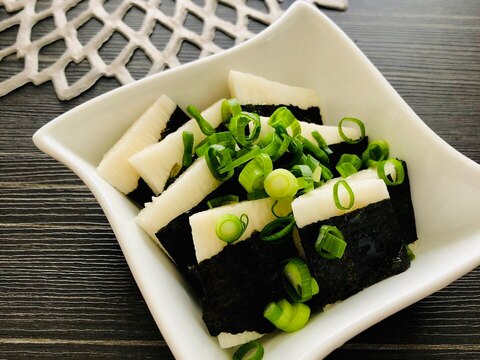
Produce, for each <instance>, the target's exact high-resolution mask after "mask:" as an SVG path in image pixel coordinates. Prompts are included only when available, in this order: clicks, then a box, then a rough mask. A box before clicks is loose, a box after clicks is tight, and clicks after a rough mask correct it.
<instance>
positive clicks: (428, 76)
mask: <svg viewBox="0 0 480 360" xmlns="http://www.w3.org/2000/svg"><path fill="white" fill-rule="evenodd" d="M116 3H118V1H116V0H115V1H112V0H111V1H109V3H108V4H109V5H108V6H109V7H111V9H110V10H113V9H114V7H115V4H116ZM249 3H250V1H249ZM291 3H292V0H288V1H284V2H283V3H282V6H283V7H285V8H286V7H288V6H289V5H290V4H291ZM260 5H261V1H258V6H260ZM162 6H166V7H167V10H168V9H173V6H174V3H173V2H164V3H163V4H162ZM325 12H326V13H327V15H328V16H330V17H331V18H332V19H333V20H334V21H335V22H336V23H337V24H338V25H339V26H340V27H341V28H342V29H344V30H345V31H346V32H347V34H348V35H350V36H351V37H352V39H354V40H355V41H356V43H357V45H358V46H359V47H360V48H361V49H362V50H363V51H364V52H365V53H366V54H367V56H368V57H369V58H370V59H371V60H372V62H373V63H374V64H375V65H376V66H377V67H378V68H379V69H380V71H381V72H382V73H383V74H384V75H385V76H386V77H387V79H388V80H389V81H390V82H391V83H392V85H393V86H394V87H395V88H396V89H397V91H398V92H399V93H400V94H401V95H402V97H403V98H404V99H405V100H406V101H407V102H408V103H409V105H410V106H412V108H413V109H414V110H415V111H416V113H417V114H419V115H420V117H421V118H422V119H423V120H424V121H425V123H426V124H427V125H428V126H430V127H431V128H432V129H433V130H434V131H435V132H437V133H438V134H439V135H440V136H441V137H442V138H443V139H445V140H446V141H447V142H448V143H449V144H451V145H452V146H453V147H455V148H456V149H458V150H459V151H460V152H462V153H463V154H465V155H467V156H469V157H470V158H471V159H473V160H474V161H476V162H477V163H480V148H479V146H478V144H479V142H480V121H478V113H479V111H480V43H479V42H478V39H479V38H480V3H479V2H478V1H476V0H461V1H455V2H453V1H447V0H424V1H422V2H418V1H415V0H398V1H389V2H386V1H382V0H368V1H367V0H350V9H349V10H348V11H347V12H335V11H329V10H325ZM225 13H226V15H225V16H227V17H228V16H230V17H232V16H234V15H232V14H230V15H228V12H227V11H226V10H225ZM3 16H9V14H7V13H6V12H5V11H4V9H3V8H2V7H1V6H0V17H3ZM70 16H72V17H74V16H75V13H72V14H70ZM135 16H137V17H135ZM140 17H141V14H137V15H135V14H134V16H133V18H131V19H130V20H129V21H133V22H135V21H138V20H139V19H140ZM136 19H137V20H136ZM231 20H233V18H232V19H231ZM45 25H48V24H45ZM95 26H96V25H95V24H92V25H91V27H90V25H89V28H86V29H84V31H85V36H87V37H88V36H89V34H90V35H91V34H92V33H94V31H95ZM189 27H191V29H192V30H193V31H199V30H201V24H199V23H198V22H195V21H194V20H190V23H189ZM250 28H251V29H252V31H254V32H258V31H261V30H262V29H263V28H264V25H262V24H260V23H254V22H252V23H251V24H250ZM46 29H47V27H45V28H44V29H43V30H42V28H41V27H40V28H39V30H38V31H39V32H38V34H37V35H39V36H40V35H41V34H42V31H46ZM167 35H168V34H165V33H163V34H161V33H159V34H158V38H157V41H159V43H160V42H161V41H162V39H163V37H165V36H167ZM14 36H15V29H11V31H4V32H1V33H0V48H3V47H4V46H6V45H8V44H11V43H13V41H14ZM122 41H123V40H122V39H121V38H118V39H115V40H114V41H113V43H112V46H111V47H110V48H106V49H105V54H106V55H105V56H106V57H109V58H110V59H113V58H114V57H115V56H116V54H117V53H118V49H119V46H121V42H122ZM218 41H219V45H220V46H222V47H225V48H226V47H229V46H231V41H229V39H228V38H222V37H219V40H218ZM183 51H184V53H183V57H184V61H189V60H192V59H194V58H195V56H196V50H195V49H194V48H188V47H187V48H185V49H184V50H183ZM61 52H62V46H61V44H56V45H54V46H52V47H50V48H49V49H45V50H44V52H42V53H41V60H42V62H43V63H44V66H47V65H49V64H51V62H52V61H53V59H54V56H56V55H58V54H59V53H61ZM20 65H21V61H18V60H15V59H14V58H7V59H3V60H2V61H1V62H0V78H4V77H6V76H10V75H11V74H13V73H15V72H16V71H18V69H19V66H20ZM133 65H134V66H133ZM133 65H132V68H133V72H134V75H135V76H141V75H142V74H143V73H144V72H145V68H146V67H148V66H149V62H148V59H147V60H145V59H140V60H139V61H136V62H135V63H134V64H133ZM81 71H82V69H81V68H75V67H73V68H72V70H71V76H72V79H74V78H75V77H78V76H79V75H80V74H81ZM117 86H118V82H117V81H116V80H115V79H102V80H99V81H98V82H97V84H96V85H95V86H94V87H92V88H91V89H90V90H88V91H87V92H86V93H84V94H83V95H81V96H79V97H78V98H76V99H73V100H71V101H69V102H61V101H59V100H57V99H56V97H55V96H54V92H53V88H52V85H51V84H43V85H41V86H39V87H35V86H33V85H31V84H28V85H25V86H24V87H22V88H20V89H18V90H16V91H14V92H12V93H11V94H9V95H7V96H5V97H3V98H0V129H1V131H0V359H25V358H33V359H57V358H58V359H59V358H62V359H63V358H71V359H90V358H91V359H101V358H117V359H137V358H144V359H153V358H155V359H173V356H172V355H171V353H170V351H169V350H168V347H167V346H166V344H165V343H164V341H163V339H162V337H161V334H160V333H159V331H158V329H157V327H156V325H155V323H154V322H153V319H152V318H151V315H150V314H149V312H148V309H147V308H146V306H145V303H144V302H143V299H142V297H141V294H140V293H139V291H138V289H137V287H136V285H135V283H134V281H133V278H132V277H131V275H130V271H129V269H128V267H127V265H126V262H125V260H124V258H123V255H122V253H121V250H120V248H119V247H118V244H117V242H116V239H115V237H114V235H113V233H112V231H111V229H110V226H109V224H108V222H107V221H106V219H105V217H104V215H103V212H102V210H101V209H100V207H99V206H98V205H97V203H96V201H95V199H94V198H93V196H92V195H91V194H90V192H89V191H88V189H87V188H86V187H85V186H84V185H83V184H82V182H81V181H80V180H79V179H78V178H77V177H76V176H75V175H73V174H72V173H71V172H70V171H69V170H68V169H67V168H65V167H64V166H63V165H61V164H58V163H57V162H55V161H54V160H52V159H50V158H49V157H48V156H46V155H44V154H42V153H40V152H39V151H38V150H36V149H35V147H34V145H33V143H32V142H31V135H32V134H33V132H34V131H35V130H36V129H38V128H39V127H41V126H42V125H43V124H45V123H47V122H48V121H49V120H51V119H53V118H55V117H56V116H58V115H60V114H61V113H63V112H65V111H67V110H69V109H71V108H73V107H74V106H77V105H79V104H81V103H83V102H85V101H87V100H89V99H91V98H93V97H95V96H97V95H100V94H102V93H105V92H106V91H108V90H111V89H113V88H115V87H117ZM479 300H480V269H478V268H477V269H476V270H474V271H473V272H471V273H469V274H467V275H466V276H464V277H462V278H461V279H459V280H457V281H456V282H454V283H453V284H451V285H450V286H449V287H447V288H445V289H443V290H441V291H439V292H437V293H435V294H433V295H432V296H430V297H428V298H426V299H424V300H422V301H420V302H418V303H416V304H414V305H412V306H410V307H408V308H407V309H405V310H403V311H401V312H399V313H397V314H395V315H393V316H391V317H390V318H388V319H386V320H384V321H382V322H381V323H379V324H377V325H375V326H373V327H372V328H370V329H368V330H367V331H365V332H363V333H362V334H360V335H358V336H357V337H355V338H354V339H352V340H351V341H349V342H348V343H347V344H346V345H345V346H343V347H342V348H340V349H339V350H337V351H335V352H333V353H332V354H331V355H330V356H329V357H328V358H329V359H387V358H388V359H410V358H415V359H452V358H455V359H478V358H479V357H480V348H479V340H478V339H480V327H479V324H478V318H479V316H480V301H479Z"/></svg>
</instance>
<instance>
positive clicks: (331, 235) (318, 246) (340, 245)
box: [315, 225, 347, 260]
mask: <svg viewBox="0 0 480 360" xmlns="http://www.w3.org/2000/svg"><path fill="white" fill-rule="evenodd" d="M346 246H347V243H346V242H345V240H344V237H343V234H342V232H341V231H340V230H339V229H338V228H337V227H336V226H330V225H322V226H321V228H320V231H319V234H318V238H317V240H316V242H315V251H316V252H317V253H318V254H319V255H320V256H322V257H323V258H325V259H328V260H331V259H340V258H342V256H343V254H344V252H345V248H346Z"/></svg>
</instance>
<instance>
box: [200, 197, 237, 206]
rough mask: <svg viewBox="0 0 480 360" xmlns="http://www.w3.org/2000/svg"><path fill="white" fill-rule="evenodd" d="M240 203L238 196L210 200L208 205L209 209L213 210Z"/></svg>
mask: <svg viewBox="0 0 480 360" xmlns="http://www.w3.org/2000/svg"><path fill="white" fill-rule="evenodd" d="M238 201H239V198H238V196H237V195H225V196H220V197H217V198H214V199H211V200H208V201H207V205H208V208H209V209H213V208H216V207H219V206H222V205H227V204H235V203H238Z"/></svg>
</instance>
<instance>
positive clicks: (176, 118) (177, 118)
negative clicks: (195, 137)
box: [161, 105, 190, 139]
mask: <svg viewBox="0 0 480 360" xmlns="http://www.w3.org/2000/svg"><path fill="white" fill-rule="evenodd" d="M188 120H190V117H189V116H188V115H187V114H185V113H184V112H183V110H182V109H181V108H180V107H179V106H178V105H177V107H176V108H175V110H174V111H173V113H172V115H170V119H169V120H168V122H167V126H166V127H165V129H163V131H162V133H161V134H162V137H161V138H162V139H163V138H164V137H166V136H167V135H170V134H171V133H174V132H175V131H177V130H178V129H179V128H180V126H182V125H183V124H185V123H186V122H187V121H188Z"/></svg>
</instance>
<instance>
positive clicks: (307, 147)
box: [302, 137, 330, 166]
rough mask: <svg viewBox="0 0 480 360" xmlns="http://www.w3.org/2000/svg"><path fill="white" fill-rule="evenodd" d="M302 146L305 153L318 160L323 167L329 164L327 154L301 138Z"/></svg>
mask: <svg viewBox="0 0 480 360" xmlns="http://www.w3.org/2000/svg"><path fill="white" fill-rule="evenodd" d="M302 145H303V149H304V152H305V153H310V154H312V155H313V156H315V158H317V159H318V160H320V162H321V163H322V164H323V165H326V166H328V165H329V164H330V160H329V158H328V155H327V153H326V152H325V151H323V150H322V149H320V147H318V146H317V145H315V144H314V143H312V142H311V141H310V140H308V139H305V138H303V137H302Z"/></svg>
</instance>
